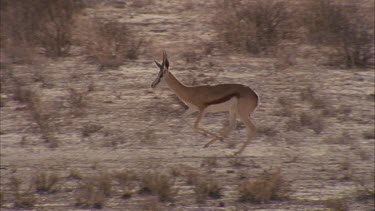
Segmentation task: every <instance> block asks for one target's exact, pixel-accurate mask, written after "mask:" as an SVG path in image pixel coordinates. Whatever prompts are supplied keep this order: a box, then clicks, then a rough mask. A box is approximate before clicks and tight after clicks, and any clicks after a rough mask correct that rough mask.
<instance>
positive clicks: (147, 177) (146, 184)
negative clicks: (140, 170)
mask: <svg viewBox="0 0 375 211" xmlns="http://www.w3.org/2000/svg"><path fill="white" fill-rule="evenodd" d="M140 185H141V187H140V190H139V192H140V193H142V194H155V195H157V196H158V197H159V200H160V201H174V196H175V195H176V190H174V189H173V185H174V180H173V179H172V178H171V177H170V176H169V175H167V174H163V173H159V172H146V173H145V174H143V176H142V178H141V184H140Z"/></svg>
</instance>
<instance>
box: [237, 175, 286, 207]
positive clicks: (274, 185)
mask: <svg viewBox="0 0 375 211" xmlns="http://www.w3.org/2000/svg"><path fill="white" fill-rule="evenodd" d="M238 191H239V193H240V201H242V202H256V203H263V202H268V201H270V200H280V199H285V198H287V197H288V195H287V192H288V191H289V184H288V183H287V182H286V181H285V180H284V178H283V176H282V174H281V170H280V169H279V170H277V171H275V172H271V173H270V172H267V171H265V172H264V173H263V174H262V175H261V177H260V178H258V179H256V180H253V181H251V180H249V181H245V182H243V183H242V184H241V185H240V186H239V187H238Z"/></svg>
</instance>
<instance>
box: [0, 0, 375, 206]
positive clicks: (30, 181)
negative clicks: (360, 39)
mask: <svg viewBox="0 0 375 211" xmlns="http://www.w3.org/2000/svg"><path fill="white" fill-rule="evenodd" d="M108 2H111V1H108ZM113 2H115V3H104V1H103V3H101V4H98V5H96V6H95V7H90V8H87V9H85V13H86V15H87V16H97V17H103V18H107V19H111V20H116V21H118V22H122V23H127V24H128V26H129V27H130V28H132V29H133V30H134V33H135V34H136V36H137V37H140V38H142V39H144V41H145V43H146V44H145V47H144V50H143V53H141V54H140V56H139V58H138V59H134V60H127V61H126V62H125V63H124V64H123V65H121V66H119V67H118V68H105V69H101V68H98V65H96V64H95V63H93V62H91V61H90V60H89V59H87V56H86V55H85V54H84V53H82V49H80V48H79V47H76V48H74V47H73V48H72V49H71V53H70V54H69V55H68V56H65V57H61V58H58V59H49V58H44V59H43V60H42V61H39V62H36V63H34V64H8V63H7V61H6V60H7V58H6V57H5V56H4V57H2V58H1V61H2V66H1V72H0V74H1V75H0V76H1V107H0V114H1V128H0V138H1V152H0V159H1V167H0V175H1V180H0V182H1V210H4V211H5V210H20V209H31V210H91V209H96V208H101V209H102V210H354V211H370V210H374V177H375V172H374V171H375V164H374V162H375V135H374V133H375V131H374V125H375V102H374V95H375V90H374V85H375V72H374V69H372V68H352V69H345V68H337V67H331V66H327V65H322V62H318V61H320V60H319V59H321V60H324V59H325V58H320V57H319V55H317V54H315V51H314V48H313V47H311V46H308V45H294V46H292V47H288V46H286V47H285V49H286V50H287V52H285V54H288V55H295V56H291V57H293V58H292V59H290V57H288V59H287V62H285V61H284V60H285V59H283V58H284V57H282V56H279V57H277V56H268V55H264V56H251V55H249V54H246V53H243V52H237V51H236V50H233V49H228V50H223V48H222V47H218V46H222V43H221V41H220V39H219V38H218V37H217V31H216V30H215V28H214V26H213V25H212V18H213V14H214V12H211V11H214V9H215V1H190V0H186V1H179V0H168V1H158V0H155V1H139V2H141V3H138V4H136V3H134V2H133V4H129V3H119V2H121V1H118V2H117V1H113ZM116 2H117V3H116ZM142 2H143V3H142ZM150 2H151V3H150ZM148 3H150V4H149V5H148ZM163 50H166V51H167V53H168V58H169V61H170V71H171V72H173V73H174V74H175V76H176V77H177V78H178V79H180V80H181V81H182V82H183V83H185V84H187V85H196V84H217V83H241V84H244V85H247V86H250V87H251V88H252V89H253V90H254V91H256V92H257V93H258V95H259V96H260V105H259V107H258V108H257V110H256V111H255V112H254V113H253V115H252V117H251V118H252V120H253V122H254V123H255V124H256V125H257V128H258V133H257V135H256V137H255V138H254V139H253V140H252V142H251V143H250V144H249V145H248V146H247V148H246V149H245V150H244V151H243V152H242V153H241V154H240V155H237V156H233V153H234V152H236V149H238V148H240V146H241V144H242V143H243V142H244V141H245V140H246V130H245V127H244V126H243V124H242V123H240V122H238V126H237V128H236V129H235V130H234V131H232V133H231V134H230V135H229V136H228V137H227V138H226V139H224V141H223V142H220V141H218V142H215V143H214V144H213V145H211V146H209V147H208V148H203V145H204V144H205V143H206V142H208V141H209V138H208V137H204V136H202V135H201V134H199V133H195V132H194V131H193V129H192V128H191V126H190V125H189V124H187V123H186V122H185V121H184V120H183V119H181V117H180V116H181V114H182V113H183V112H184V111H185V109H186V107H185V106H184V105H183V103H182V102H180V101H179V100H178V98H177V97H176V96H175V95H174V94H173V93H172V91H171V90H169V89H168V88H167V87H165V86H164V87H158V88H156V89H151V87H150V85H151V83H152V81H153V80H154V78H155V77H156V75H157V72H158V68H157V67H156V66H155V64H154V62H153V60H156V61H161V59H162V51H163ZM281 54H283V52H282V53H281ZM288 62H289V63H288ZM285 63H288V64H285ZM323 63H324V62H323ZM227 118H228V114H227V113H219V114H207V115H206V116H205V118H204V119H203V120H202V122H201V125H202V127H204V128H205V129H208V130H210V131H214V132H217V131H220V130H221V128H222V127H223V124H224V125H226V124H227ZM194 120H195V115H191V116H190V117H188V118H187V121H188V122H189V123H190V124H192V123H193V121H194ZM248 181H250V183H251V181H253V183H252V184H253V186H251V187H253V189H254V190H253V191H255V192H256V193H264V194H265V195H267V194H271V195H272V194H276V195H275V197H271V198H272V199H271V200H266V199H264V200H263V198H262V197H260V199H259V200H257V199H254V197H253V198H251V197H250V198H251V199H249V200H246V192H244V191H243V187H245V186H246V184H249V183H246V182H248ZM254 181H263V182H264V183H262V184H263V186H262V184H261V185H259V186H256V185H254ZM270 183H271V184H272V185H271V186H272V188H271V189H269V188H270V187H269V184H270ZM267 184H268V185H267ZM255 186H256V187H255ZM241 187H242V189H241ZM249 187H250V186H249ZM241 190H242V191H241ZM250 192H251V191H250ZM276 192H277V193H276ZM248 195H251V194H248ZM266 198H267V197H266Z"/></svg>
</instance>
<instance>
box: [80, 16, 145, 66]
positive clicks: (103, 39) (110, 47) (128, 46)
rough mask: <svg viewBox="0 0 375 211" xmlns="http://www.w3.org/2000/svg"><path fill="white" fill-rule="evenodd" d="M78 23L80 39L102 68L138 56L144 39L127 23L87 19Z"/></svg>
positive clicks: (117, 64)
mask: <svg viewBox="0 0 375 211" xmlns="http://www.w3.org/2000/svg"><path fill="white" fill-rule="evenodd" d="M78 25H79V28H80V32H77V33H78V37H79V38H78V39H79V40H80V42H82V44H83V46H84V47H85V49H86V52H87V54H88V55H89V56H90V57H92V58H93V59H94V60H95V62H97V63H98V64H99V65H100V69H103V68H108V67H109V68H115V67H118V66H120V65H121V64H123V63H124V62H125V61H126V60H127V59H137V58H138V56H139V54H140V50H141V46H142V45H143V42H144V41H143V40H142V39H137V38H136V37H135V35H134V34H133V32H132V31H131V30H130V29H129V27H128V26H127V25H126V24H124V23H118V22H109V21H104V20H100V19H94V20H86V19H85V20H80V21H78Z"/></svg>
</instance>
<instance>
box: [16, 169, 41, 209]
mask: <svg viewBox="0 0 375 211" xmlns="http://www.w3.org/2000/svg"><path fill="white" fill-rule="evenodd" d="M21 186H22V181H21V180H20V179H19V178H17V177H14V176H13V177H11V178H10V187H11V191H12V192H13V193H14V195H13V202H14V204H13V206H14V208H30V207H34V205H35V203H36V202H37V200H36V198H35V197H34V195H33V193H32V192H31V191H30V190H26V191H25V190H21Z"/></svg>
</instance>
